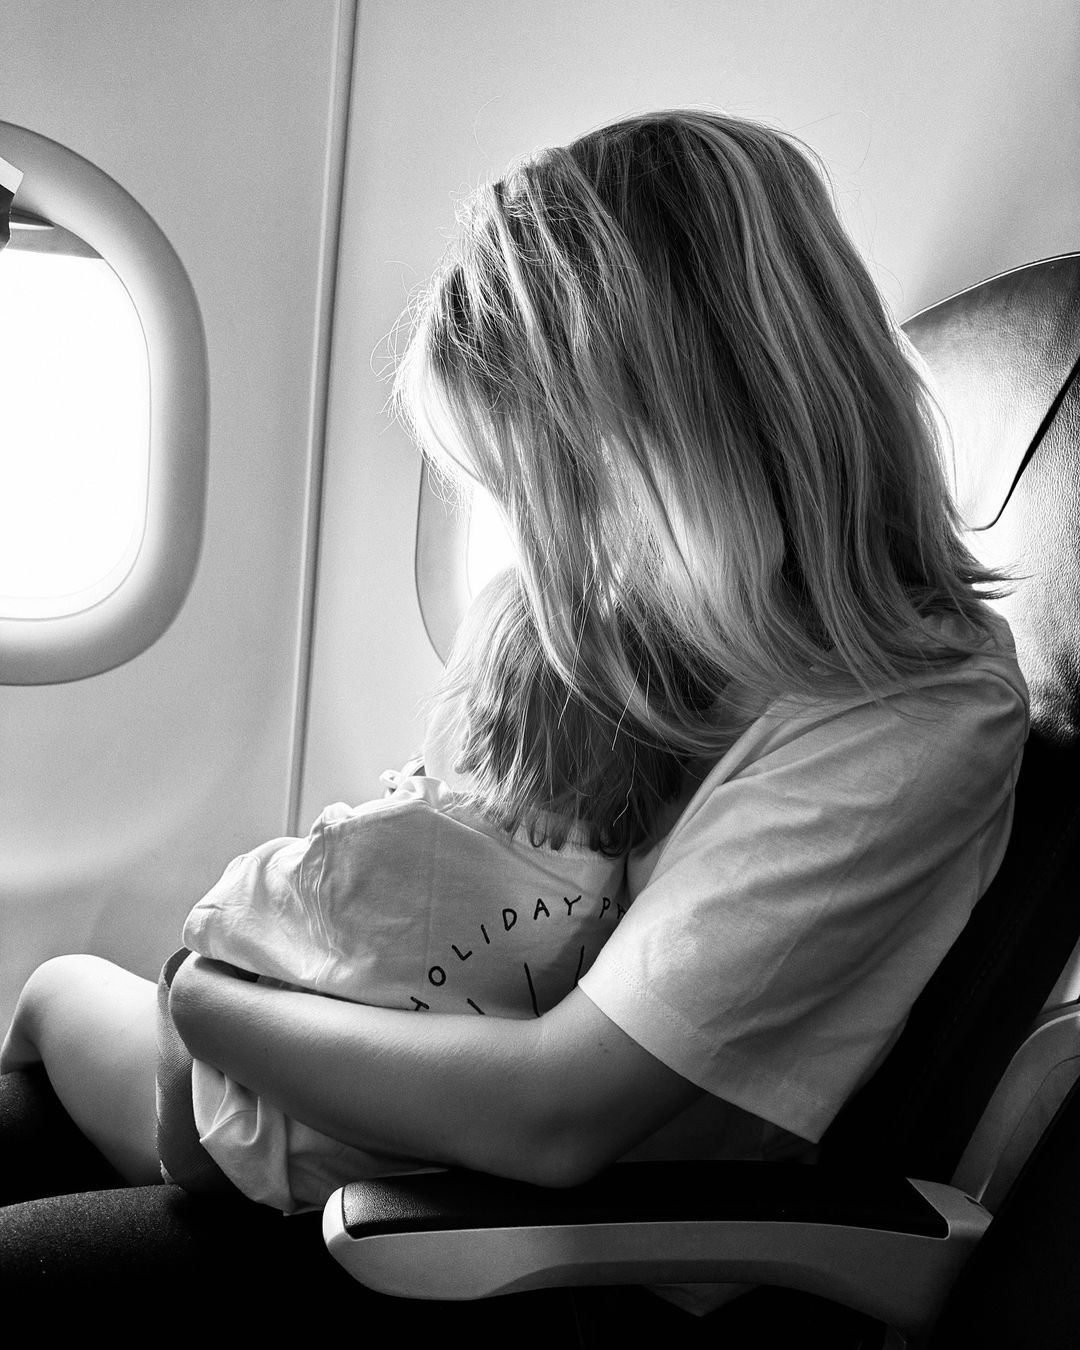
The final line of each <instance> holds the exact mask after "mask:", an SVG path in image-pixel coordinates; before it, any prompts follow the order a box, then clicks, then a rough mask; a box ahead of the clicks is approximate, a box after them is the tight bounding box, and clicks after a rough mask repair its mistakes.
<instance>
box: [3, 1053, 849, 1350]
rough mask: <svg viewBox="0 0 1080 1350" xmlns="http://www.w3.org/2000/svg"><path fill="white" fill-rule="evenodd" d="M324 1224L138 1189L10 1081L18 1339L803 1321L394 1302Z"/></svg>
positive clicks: (669, 1345) (8, 1273)
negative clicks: (350, 1263)
mask: <svg viewBox="0 0 1080 1350" xmlns="http://www.w3.org/2000/svg"><path fill="white" fill-rule="evenodd" d="M320 1220H321V1216H320V1215H319V1214H300V1215H293V1216H289V1217H285V1216H283V1215H281V1214H278V1213H277V1212H276V1211H274V1210H271V1209H268V1208H266V1207H265V1206H263V1205H256V1204H254V1203H252V1202H251V1201H248V1200H246V1199H243V1198H240V1199H232V1198H229V1199H216V1198H214V1199H210V1198H204V1197H201V1196H200V1197H195V1196H190V1195H188V1194H187V1193H186V1192H185V1191H183V1190H181V1189H180V1188H179V1187H177V1186H166V1185H161V1186H126V1185H124V1183H123V1181H122V1179H121V1178H120V1177H119V1176H118V1175H117V1174H116V1173H115V1172H114V1171H113V1170H112V1168H111V1167H110V1166H109V1164H108V1163H107V1162H106V1161H105V1160H104V1159H103V1158H102V1156H101V1155H100V1154H99V1153H98V1152H97V1151H96V1149H94V1148H93V1146H92V1145H91V1144H90V1143H89V1142H88V1141H87V1140H86V1139H85V1138H84V1137H83V1135H82V1134H81V1133H80V1132H79V1130H78V1129H77V1128H76V1126H75V1125H74V1124H73V1123H72V1121H71V1120H70V1118H69V1117H68V1116H67V1114H66V1112H65V1111H64V1109H63V1107H62V1106H61V1105H60V1103H59V1101H58V1100H57V1098H56V1096H55V1094H54V1093H53V1091H52V1088H51V1087H50V1085H49V1081H48V1078H47V1076H46V1075H45V1073H44V1071H43V1070H40V1069H35V1070H20V1071H19V1072H16V1073H11V1074H5V1075H3V1076H0V1330H2V1331H3V1332H4V1333H10V1332H12V1331H14V1330H15V1329H19V1330H22V1331H23V1332H24V1333H25V1334H27V1335H33V1336H35V1338H37V1337H45V1338H48V1337H49V1336H50V1335H58V1334H65V1333H75V1334H78V1335H80V1337H83V1336H88V1335H90V1334H91V1333H94V1332H100V1333H107V1334H109V1336H110V1338H111V1342H112V1343H113V1344H120V1345H124V1344H127V1343H128V1341H129V1338H130V1342H131V1343H132V1344H136V1343H137V1344H139V1345H144V1344H145V1345H146V1346H148V1347H150V1350H154V1347H156V1346H161V1345H183V1346H185V1347H188V1348H189V1350H198V1348H199V1347H200V1346H203V1345H206V1346H209V1345H216V1344H224V1343H226V1341H225V1338H226V1337H230V1336H233V1335H236V1334H241V1333H242V1334H246V1335H251V1334H252V1333H254V1334H257V1335H258V1334H261V1335H265V1336H269V1337H271V1338H273V1339H271V1341H270V1342H269V1344H275V1343H277V1342H278V1341H280V1340H281V1339H283V1338H285V1337H290V1338H291V1337H293V1336H301V1337H303V1338H304V1340H305V1341H306V1340H310V1339H311V1338H312V1337H313V1336H319V1337H320V1338H321V1339H323V1338H327V1337H331V1336H333V1337H337V1336H339V1335H341V1334H343V1333H344V1334H346V1335H352V1334H355V1335H356V1336H358V1337H360V1338H362V1341H361V1343H364V1344H366V1343H368V1339H369V1338H370V1337H371V1336H372V1335H374V1334H378V1335H379V1337H380V1344H381V1343H382V1338H383V1337H384V1336H388V1337H389V1340H388V1342H387V1344H388V1345H393V1346H394V1347H398V1346H400V1347H402V1350H413V1347H416V1350H421V1347H423V1346H426V1345H429V1344H432V1343H434V1344H438V1343H440V1342H442V1343H453V1341H455V1340H456V1339H458V1338H461V1341H462V1343H463V1344H465V1345H468V1346H469V1347H470V1350H482V1348H483V1347H488V1346H491V1347H494V1346H496V1345H497V1346H499V1347H508V1348H509V1350H533V1348H534V1347H535V1350H541V1347H542V1348H543V1350H563V1348H564V1347H569V1348H571V1350H573V1348H574V1347H580V1350H599V1347H607V1346H611V1345H620V1344H625V1345H642V1344H649V1345H658V1346H661V1347H663V1348H664V1350H675V1347H681V1346H695V1345H699V1344H700V1345H709V1346H712V1347H716V1346H717V1345H720V1344H722V1345H723V1346H724V1347H726V1348H728V1350H736V1348H737V1347H742V1346H751V1345H753V1346H760V1345H763V1344H772V1343H774V1342H773V1341H772V1340H770V1339H769V1336H770V1335H772V1334H774V1333H775V1334H783V1333H782V1331H781V1328H780V1327H779V1326H775V1327H774V1326H773V1325H772V1321H771V1319H775V1318H776V1317H777V1316H778V1315H780V1316H782V1317H784V1318H786V1317H788V1316H790V1315H792V1314H794V1315H795V1317H796V1319H797V1323H798V1319H800V1318H801V1317H802V1313H801V1312H800V1310H799V1308H798V1307H797V1306H796V1307H794V1308H793V1309H792V1310H791V1311H790V1312H788V1313H785V1311H784V1307H785V1300H786V1297H787V1296H785V1295H783V1294H782V1293H781V1297H780V1300H779V1302H778V1300H777V1293H778V1291H761V1293H762V1294H765V1295H767V1296H768V1297H767V1298H766V1299H765V1301H764V1302H762V1300H761V1299H759V1296H758V1295H757V1294H750V1295H748V1296H746V1297H745V1298H743V1299H740V1300H738V1302H737V1303H735V1304H733V1305H731V1306H730V1307H729V1308H726V1309H721V1310H720V1311H719V1312H718V1313H717V1314H714V1315H713V1316H710V1317H707V1318H700V1319H699V1318H695V1317H691V1316H690V1315H689V1314H687V1313H684V1312H682V1311H681V1310H679V1309H677V1308H674V1307H672V1306H670V1305H669V1304H666V1303H664V1302H662V1301H661V1300H660V1299H658V1298H656V1297H655V1296H654V1295H652V1294H649V1293H648V1292H646V1291H644V1290H639V1289H633V1288H610V1289H580V1290H545V1291H539V1292H536V1293H525V1294H514V1295H509V1296H507V1297H504V1298H496V1299H487V1300H483V1301H479V1302H473V1303H436V1302H423V1301H419V1300H410V1299H396V1298H388V1297H385V1296H383V1295H380V1294H375V1293H372V1292H371V1291H370V1290H368V1289H365V1288H364V1287H363V1286H361V1285H360V1284H358V1283H357V1282H356V1281H355V1280H353V1279H352V1278H351V1276H349V1275H348V1274H346V1272H345V1271H344V1270H343V1269H342V1268H341V1267H340V1266H338V1264H337V1263H336V1262H335V1261H334V1260H333V1259H332V1258H331V1257H330V1255H329V1254H328V1253H327V1251H326V1248H325V1247H324V1245H323V1242H322V1236H321V1230H320ZM796 1298H798V1296H796ZM778 1310H779V1311H778ZM797 1323H796V1324H797ZM720 1337H722V1340H721V1339H718V1338H720ZM763 1337H764V1338H765V1339H763ZM5 1339H6V1337H5ZM7 1343H9V1344H12V1345H14V1344H16V1342H15V1341H7ZM46 1343H47V1342H46ZM775 1343H777V1344H780V1343H783V1342H780V1341H777V1342H775ZM793 1343H796V1344H797V1343H798V1341H797V1340H796V1341H795V1342H793ZM852 1343H853V1342H851V1341H841V1340H839V1339H837V1340H836V1341H835V1342H834V1344H836V1345H839V1344H845V1345H848V1344H852ZM854 1343H855V1344H858V1343H859V1342H858V1340H856V1341H855V1342H854Z"/></svg>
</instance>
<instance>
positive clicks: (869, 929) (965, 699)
mask: <svg viewBox="0 0 1080 1350" xmlns="http://www.w3.org/2000/svg"><path fill="white" fill-rule="evenodd" d="M934 694H935V698H934V699H928V698H927V697H926V695H925V692H923V693H919V692H916V693H914V694H903V695H895V696H893V697H891V698H889V699H887V700H885V701H884V702H883V703H872V702H864V703H854V704H853V705H849V706H842V707H840V708H839V709H838V710H836V711H835V712H833V713H831V714H830V713H829V712H827V711H820V712H818V713H817V714H807V715H805V716H802V717H794V718H789V719H787V720H785V719H783V718H780V717H776V718H773V719H772V720H770V719H769V718H763V719H761V721H760V722H759V723H755V725H754V727H753V728H752V729H751V731H749V732H748V733H747V735H746V737H744V738H743V743H739V744H737V745H736V746H735V747H733V749H732V751H731V752H729V754H728V755H727V756H725V758H724V760H722V761H721V763H720V765H718V766H717V767H716V769H714V770H713V772H712V774H710V775H709V777H708V778H707V779H706V780H705V781H704V783H703V784H702V786H701V788H700V789H699V790H698V792H697V793H696V795H695V796H694V798H693V799H692V800H691V802H690V804H689V806H688V808H687V810H686V811H685V812H684V813H683V815H682V816H681V817H680V819H679V821H678V822H677V823H676V825H675V827H674V829H673V830H672V831H671V833H670V834H669V836H668V837H667V840H666V841H665V843H664V844H663V846H662V847H661V849H660V851H659V854H658V856H657V858H656V862H655V866H654V867H653V870H652V872H651V875H650V876H649V879H648V881H647V883H646V884H645V886H644V888H643V889H642V891H641V892H640V894H639V895H638V896H637V897H636V899H635V900H634V903H633V905H632V906H631V908H630V910H629V912H628V914H627V916H626V918H625V919H624V920H623V922H622V924H621V925H620V927H619V928H618V930H617V931H616V932H615V933H614V934H613V935H612V937H611V938H610V940H609V941H608V943H607V945H606V946H605V947H604V949H603V950H602V952H601V953H600V955H599V957H598V959H597V961H596V963H595V964H594V965H593V967H592V969H591V970H590V971H589V972H588V973H587V974H586V975H585V976H584V977H583V979H582V981H581V988H582V990H583V991H584V992H585V993H586V994H587V995H588V997H589V998H590V999H591V1000H592V1001H593V1003H595V1004H596V1006H597V1007H598V1008H599V1009H600V1010H601V1011H602V1012H603V1013H605V1014H606V1015H607V1016H608V1017H609V1018H610V1019H611V1020H612V1021H613V1022H615V1023H616V1024H617V1025H618V1026H619V1027H621V1028H622V1029H623V1030H624V1031H625V1032H626V1033H627V1034H628V1035H630V1036H631V1037H632V1038H633V1039H634V1040H636V1041H637V1042H638V1043H639V1044H640V1045H641V1046H643V1047H644V1048H645V1049H646V1050H648V1051H649V1052H650V1053H651V1054H653V1055H654V1056H656V1057H657V1058H658V1059H660V1060H661V1061H663V1062H664V1063H666V1064H667V1065H669V1066H670V1067H671V1068H673V1069H674V1070H675V1071H676V1072H678V1073H680V1074H682V1075H683V1076H684V1077H686V1078H688V1079H690V1080H691V1081H692V1082H694V1083H696V1084H698V1085H699V1086H700V1087H702V1088H704V1089H705V1090H706V1091H708V1092H710V1093H713V1094H714V1095H716V1096H718V1097H721V1098H723V1099H725V1100H726V1101H729V1102H731V1103H733V1104H734V1105H736V1106H739V1107H741V1108H742V1109H744V1110H747V1111H750V1112H751V1113H753V1114H754V1115H757V1116H760V1117H762V1118H763V1119H765V1120H767V1121H771V1122H772V1123H773V1124H775V1125H778V1126H780V1127H782V1128H783V1129H786V1130H790V1131H791V1132H792V1133H794V1134H797V1135H800V1136H801V1137H803V1138H805V1139H809V1140H817V1139H818V1138H820V1136H821V1134H822V1133H823V1131H824V1129H825V1127H826V1126H827V1125H828V1124H829V1122H830V1120H831V1119H832V1118H833V1116H834V1115H835V1113H836V1111H837V1110H838V1109H839V1107H840V1106H841V1105H842V1104H843V1102H844V1100H845V1099H846V1098H847V1097H848V1096H849V1095H850V1093H851V1092H852V1091H853V1090H854V1089H855V1088H856V1087H857V1086H858V1085H859V1083H860V1081H861V1080H862V1079H863V1078H864V1077H866V1076H867V1075H868V1073H869V1072H870V1071H872V1069H873V1068H874V1067H876V1064H877V1063H878V1062H879V1060H880V1058H881V1056H882V1055H883V1054H884V1052H885V1051H887V1049H888V1047H889V1046H890V1044H891V1043H892V1041H893V1039H894V1038H895V1036H896V1035H897V1034H898V1032H899V1030H900V1029H901V1027H902V1025H903V1022H904V1019H905V1018H906V1016H907V1013H908V1011H909V1009H910V1007H911V1004H912V1003H913V1001H914V999H915V997H916V996H917V995H918V993H919V991H920V990H921V989H922V987H923V985H924V984H925V982H926V981H927V979H928V978H929V977H930V975H931V974H932V973H933V971H934V969H935V968H936V966H937V965H938V963H939V962H940V960H941V959H942V957H943V956H944V954H945V952H946V951H947V950H948V948H949V947H950V946H951V944H952V942H953V941H954V940H955V938H956V936H957V934H958V933H959V931H960V929H961V928H962V927H963V925H964V923H965V922H966V920H967V918H968V917H969V915H970V912H971V908H972V906H973V905H974V903H975V901H976V900H977V899H978V897H979V896H980V895H981V894H982V892H983V891H984V890H985V888H986V887H987V885H989V882H990V880H991V878H992V877H993V875H994V872H995V871H996V870H997V867H998V865H999V863H1000V861H1001V857H1002V854H1003V852H1004V848H1005V844H1006V842H1007V838H1008V832H1009V827H1010V825H1011V819H1012V801H1013V791H1014V787H1015V781H1016V774H1017V772H1018V769H1019V760H1020V755H1021V752H1022V747H1023V742H1024V738H1025V736H1026V731H1027V715H1026V706H1025V702H1024V695H1023V687H1022V681H1018V682H1017V683H1013V682H1010V681H1008V680H1006V679H1002V678H1000V677H998V676H996V675H994V674H991V673H987V672H984V671H983V672H981V671H974V672H972V674H971V675H970V677H969V678H968V677H964V678H957V679H956V680H954V681H953V682H951V683H946V684H945V685H943V686H942V687H941V688H936V689H935V690H934ZM898 714H906V715H903V716H901V715H898Z"/></svg>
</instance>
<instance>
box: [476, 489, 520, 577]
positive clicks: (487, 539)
mask: <svg viewBox="0 0 1080 1350" xmlns="http://www.w3.org/2000/svg"><path fill="white" fill-rule="evenodd" d="M513 562H514V545H513V544H512V543H511V541H510V535H509V533H508V532H507V529H506V526H505V524H504V523H503V519H502V516H501V515H500V514H499V509H498V507H497V506H496V505H495V503H494V501H492V499H491V497H490V496H489V495H488V494H487V493H486V492H481V491H475V492H474V493H473V497H472V503H471V506H470V511H469V542H468V551H467V554H466V559H465V580H466V584H467V585H468V588H469V595H470V596H474V595H476V593H477V592H478V591H481V590H483V588H484V587H485V586H486V585H487V583H488V582H489V581H490V580H491V578H492V577H493V576H494V575H495V573H496V572H501V571H502V570H503V568H505V567H509V566H511V565H512V564H513Z"/></svg>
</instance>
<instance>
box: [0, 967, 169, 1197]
mask: <svg viewBox="0 0 1080 1350" xmlns="http://www.w3.org/2000/svg"><path fill="white" fill-rule="evenodd" d="M155 998H156V990H155V986H154V985H153V984H152V983H151V982H150V981H149V980H143V979H140V978H139V976H137V975H132V974H131V972H130V971H127V970H123V969H121V967H119V966H114V965H113V964H112V962H111V961H103V960H102V959H101V958H100V957H97V956H58V957H54V958H53V960H51V961H46V962H45V964H44V965H41V966H39V967H38V968H37V970H36V971H34V973H33V975H31V976H30V978H29V979H28V980H27V982H26V985H25V986H24V988H23V991H22V994H21V995H20V997H19V1002H18V1005H17V1007H16V1009H15V1016H14V1018H13V1020H12V1023H11V1027H10V1029H9V1031H8V1034H7V1038H6V1039H5V1041H4V1046H3V1050H2V1051H0V1072H4V1073H8V1072H10V1071H11V1070H13V1069H19V1068H24V1067H26V1066H27V1065H30V1064H36V1063H39V1062H40V1063H44V1065H45V1068H46V1070H47V1072H48V1075H49V1081H50V1082H51V1083H52V1086H53V1090H54V1091H55V1092H56V1095H57V1096H58V1097H59V1098H60V1101H61V1103H62V1104H63V1106H64V1109H65V1110H66V1111H67V1113H68V1115H69V1116H71V1118H72V1120H74V1122H75V1124H76V1125H77V1126H78V1127H79V1129H80V1130H81V1131H82V1133H83V1134H84V1135H86V1137H87V1138H88V1139H89V1140H90V1142H91V1143H92V1144H93V1145H94V1146H95V1147H96V1148H97V1149H99V1150H100V1152H101V1153H103V1154H104V1155H105V1157H106V1158H107V1159H108V1161H109V1162H110V1163H112V1165H113V1166H114V1167H115V1168H116V1169H117V1171H118V1172H120V1174H121V1175H122V1176H123V1177H124V1179H125V1180H126V1181H128V1182H130V1183H131V1184H132V1185H149V1184H151V1183H154V1182H159V1181H160V1180H161V1173H160V1170H159V1166H158V1154H157V1144H156V1140H155V1105H154V1076H155V1071H156V1067H157V1041H156V1033H155V1019H154V1008H155Z"/></svg>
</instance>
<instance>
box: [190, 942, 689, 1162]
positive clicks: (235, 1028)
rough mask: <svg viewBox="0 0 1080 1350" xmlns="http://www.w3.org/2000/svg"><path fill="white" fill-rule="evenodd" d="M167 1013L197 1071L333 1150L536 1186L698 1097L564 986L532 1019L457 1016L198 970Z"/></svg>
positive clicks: (625, 1142)
mask: <svg viewBox="0 0 1080 1350" xmlns="http://www.w3.org/2000/svg"><path fill="white" fill-rule="evenodd" d="M170 1008H171V1011H172V1014H173V1018H174V1020H175V1022H176V1025H177V1028H178V1030H179V1032H180V1034H181V1036H182V1037H183V1039H184V1041H185V1042H186V1043H187V1046H188V1048H189V1049H190V1051H191V1053H192V1054H193V1055H194V1056H195V1057H196V1058H197V1059H202V1060H205V1061H206V1062H208V1063H210V1064H212V1065H214V1066H215V1067H216V1068H218V1069H220V1070H221V1071H222V1072H223V1073H225V1074H228V1075H229V1077H231V1078H234V1079H235V1080H236V1081H237V1082H240V1083H243V1084H244V1085H245V1086H246V1087H248V1088H250V1089H251V1090H252V1091H253V1092H256V1093H258V1094H259V1095H260V1096H264V1097H266V1099H267V1100H268V1101H270V1102H272V1103H273V1104H274V1105H275V1106H277V1107H278V1108H279V1109H281V1110H282V1111H284V1112H285V1114H286V1115H289V1116H292V1117H294V1118H295V1119H298V1120H302V1121H304V1122H305V1123H306V1124H308V1125H311V1126H312V1127H313V1128H315V1129H318V1130H321V1131H322V1132H323V1133H325V1134H328V1135H330V1136H331V1137H333V1138H335V1139H340V1140H342V1141H343V1142H344V1143H349V1144H352V1145H354V1146H356V1147H358V1148H364V1149H369V1150H373V1151H381V1152H388V1153H396V1154H398V1155H399V1156H400V1155H405V1156H409V1157H415V1158H417V1159H422V1160H424V1161H427V1162H432V1163H446V1164H450V1165H456V1166H462V1167H470V1168H474V1169H476V1170H478V1171H482V1172H491V1173H494V1174H496V1175H498V1176H506V1177H514V1178H517V1179H519V1180H523V1181H531V1182H535V1183H538V1184H540V1185H547V1186H569V1185H574V1184H577V1183H579V1182H581V1181H584V1180H586V1179H587V1178H588V1177H590V1176H592V1175H593V1174H594V1173H596V1172H597V1171H599V1170H600V1169H601V1168H602V1167H604V1166H606V1165H607V1164H608V1163H610V1162H613V1161H615V1159H617V1158H619V1157H621V1156H622V1154H624V1153H626V1152H627V1151H628V1150H629V1149H631V1148H632V1147H634V1145H635V1144H637V1143H639V1142H640V1141H641V1140H642V1139H644V1138H646V1137H647V1136H648V1135H650V1134H651V1133H652V1132H653V1131H654V1130H656V1129H658V1128H659V1127H660V1126H661V1125H663V1124H664V1123H665V1122H666V1121H667V1120H669V1119H670V1118H671V1117H672V1116H674V1115H676V1114H677V1113H678V1112H680V1111H682V1110H684V1109H685V1108H686V1107H687V1106H689V1105H690V1103H691V1102H692V1101H694V1099H695V1098H696V1097H697V1096H699V1095H700V1090H699V1089H698V1088H696V1087H695V1086H694V1085H693V1084H692V1083H689V1082H688V1081H687V1080H686V1079H685V1078H682V1077H680V1076H679V1075H678V1074H676V1073H675V1072H673V1071H672V1070H671V1069H669V1068H667V1066H666V1065H664V1064H662V1063H661V1062H660V1061H659V1060H657V1059H655V1058H654V1057H653V1056H652V1055H650V1054H648V1053H647V1052H646V1051H645V1050H643V1049H641V1047H640V1046H639V1045H637V1043H636V1042H635V1041H633V1040H631V1039H630V1037H628V1036H627V1035H626V1034H625V1033H624V1032H622V1031H620V1030H619V1028H618V1027H616V1026H615V1025H614V1023H612V1022H611V1021H609V1020H608V1018H607V1017H605V1016H604V1015H603V1013H601V1012H600V1011H599V1010H598V1009H597V1008H596V1007H595V1006H594V1005H593V1004H592V1003H591V1002H590V1001H589V999H588V998H587V997H586V996H585V995H584V994H583V993H581V992H580V990H576V989H575V990H574V991H573V992H572V993H571V994H570V995H569V996H568V997H567V998H566V999H564V1000H563V1002H562V1003H561V1004H559V1006H558V1007H556V1008H553V1009H552V1010H551V1011H550V1012H549V1013H546V1014H545V1015H544V1016H543V1017H540V1018H536V1019H533V1020H529V1021H520V1022H519V1021H510V1020H506V1019H502V1018H495V1017H456V1016H446V1015H440V1014H435V1013H419V1012H400V1011H396V1010H393V1009H387V1008H373V1007H369V1006H367V1005H365V1004H357V1003H347V1002H343V1001H341V1000H337V999H329V998H324V997H321V996H319V995H314V994H308V993H296V992H292V991H287V990H280V989H272V988H267V987H266V986H263V985H256V984H251V983H247V982H244V981H241V980H238V979H236V978H235V977H234V976H233V975H231V974H230V973H229V971H228V968H227V967H225V966H222V965H219V964H218V963H216V962H214V961H209V960H207V959H206V958H204V957H194V958H191V959H189V960H188V961H187V962H186V963H185V964H184V965H183V966H182V967H181V968H180V970H179V971H178V972H177V974H176V977H175V979H174V981H173V986H172V999H171V1003H170Z"/></svg>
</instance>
